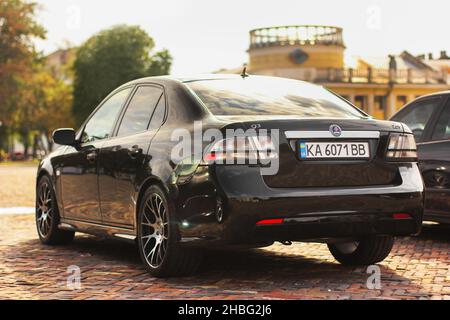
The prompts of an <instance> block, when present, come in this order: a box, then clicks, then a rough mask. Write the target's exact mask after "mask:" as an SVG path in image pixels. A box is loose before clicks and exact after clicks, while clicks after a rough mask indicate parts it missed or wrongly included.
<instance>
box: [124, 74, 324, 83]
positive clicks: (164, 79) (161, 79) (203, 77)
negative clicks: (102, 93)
mask: <svg viewBox="0 0 450 320" xmlns="http://www.w3.org/2000/svg"><path fill="white" fill-rule="evenodd" d="M244 79H280V80H281V79H283V80H291V81H298V82H304V83H307V84H310V85H315V84H313V83H308V82H305V81H301V80H296V79H288V78H280V77H271V76H258V75H249V76H248V77H245V78H243V77H242V76H241V75H238V74H219V73H217V74H199V75H191V76H189V75H186V76H175V75H173V76H156V77H146V78H141V79H136V80H133V81H131V82H128V83H126V84H125V85H130V84H138V83H145V82H155V83H161V84H162V83H170V82H172V83H189V82H195V81H208V80H244ZM316 86H318V85H316ZM319 86H320V85H319Z"/></svg>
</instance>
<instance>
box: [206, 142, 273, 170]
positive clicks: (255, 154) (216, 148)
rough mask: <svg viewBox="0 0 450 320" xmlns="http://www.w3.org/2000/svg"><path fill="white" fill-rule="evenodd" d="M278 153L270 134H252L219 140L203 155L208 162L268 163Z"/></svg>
mask: <svg viewBox="0 0 450 320" xmlns="http://www.w3.org/2000/svg"><path fill="white" fill-rule="evenodd" d="M277 158H278V153H277V151H276V148H275V145H274V144H273V142H272V140H271V138H270V136H250V137H245V136H243V137H240V136H236V137H233V138H227V139H223V140H219V141H217V142H215V143H213V144H212V145H210V146H209V147H208V148H206V152H205V153H204V155H203V160H204V162H206V163H207V164H212V163H216V164H255V165H256V164H268V163H269V162H270V161H271V160H273V159H277Z"/></svg>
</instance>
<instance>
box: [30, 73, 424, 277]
mask: <svg viewBox="0 0 450 320" xmlns="http://www.w3.org/2000/svg"><path fill="white" fill-rule="evenodd" d="M221 135H222V136H223V137H221ZM53 138H54V141H55V142H56V143H57V144H60V145H64V146H62V147H60V148H59V149H57V150H56V151H55V152H54V153H52V154H51V155H49V156H48V157H47V158H46V159H44V160H43V161H42V162H41V164H40V166H39V171H38V177H37V210H36V222H37V229H38V233H39V237H40V239H41V241H42V242H43V243H45V244H63V243H67V242H69V241H71V240H72V239H73V237H74V232H85V233H90V234H99V235H109V236H111V237H115V238H119V239H125V240H129V241H135V242H136V243H137V244H138V247H139V252H140V255H141V258H142V261H143V263H144V264H145V266H146V268H147V269H148V270H149V271H150V272H151V273H152V274H153V275H156V276H176V275H185V274H189V273H192V272H194V271H195V270H196V268H197V267H198V265H199V263H200V261H201V257H202V252H203V250H204V249H213V248H221V247H237V248H246V247H249V248H251V247H263V246H269V245H271V244H272V243H274V242H275V241H279V242H281V243H283V244H286V245H289V244H291V242H292V241H311V242H323V243H327V244H328V246H329V248H330V251H331V253H332V254H333V255H334V257H335V258H336V259H337V260H338V261H340V262H341V263H344V264H355V265H370V264H373V263H376V262H379V261H382V260H383V259H384V258H385V257H387V255H388V254H389V252H390V251H391V248H392V245H393V241H394V240H393V239H394V238H393V237H394V236H402V235H411V234H417V233H418V232H420V228H421V225H422V215H423V181H422V178H421V175H420V172H419V169H418V166H417V163H416V161H417V154H416V146H415V142H414V138H413V135H412V134H411V132H410V131H409V129H408V128H407V127H406V126H404V125H402V124H401V123H396V122H388V121H378V120H374V119H372V118H370V117H369V116H368V115H367V114H365V113H363V112H362V111H360V110H359V109H357V108H356V107H354V106H353V105H351V104H350V103H349V102H347V101H346V100H344V99H343V98H341V97H339V96H336V95H335V94H333V93H331V92H329V91H327V90H325V89H324V88H322V87H319V86H315V85H312V84H308V83H305V82H300V81H295V80H288V79H281V78H271V77H258V76H242V77H241V76H225V75H223V76H222V75H212V76H203V77H200V76H199V77H193V78H171V77H154V78H145V79H140V80H136V81H133V82H130V83H127V84H125V85H123V86H121V87H120V88H118V89H117V90H115V91H114V92H112V93H111V94H110V95H109V96H108V97H107V98H106V99H105V100H104V101H103V102H102V103H101V104H100V105H99V106H98V107H97V108H96V109H95V111H94V112H93V113H92V115H91V116H90V117H89V118H88V119H87V120H86V122H85V123H84V124H83V125H82V126H81V128H80V129H79V130H78V132H76V133H75V132H74V130H73V129H59V130H57V131H55V132H54V136H53ZM191 139H192V140H191ZM183 146H184V147H185V148H184V150H183ZM186 146H187V147H186Z"/></svg>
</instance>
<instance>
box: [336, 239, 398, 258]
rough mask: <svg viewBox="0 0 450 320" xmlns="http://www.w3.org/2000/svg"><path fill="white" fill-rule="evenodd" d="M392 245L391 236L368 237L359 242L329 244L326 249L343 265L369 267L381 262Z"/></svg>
mask: <svg viewBox="0 0 450 320" xmlns="http://www.w3.org/2000/svg"><path fill="white" fill-rule="evenodd" d="M393 245H394V237H392V236H370V237H366V238H363V239H361V240H359V241H352V242H344V243H330V244H328V249H329V250H330V252H331V254H332V255H333V257H334V258H335V259H336V260H337V261H339V262H340V263H342V264H344V265H371V264H375V263H377V262H381V261H383V260H384V259H385V258H386V257H387V256H388V255H389V253H390V252H391V250H392V246H393Z"/></svg>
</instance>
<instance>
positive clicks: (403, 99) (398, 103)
mask: <svg viewBox="0 0 450 320" xmlns="http://www.w3.org/2000/svg"><path fill="white" fill-rule="evenodd" d="M407 102H408V97H407V96H397V101H396V105H395V107H396V108H397V109H400V108H402V107H403V106H404V105H405V104H406V103H407Z"/></svg>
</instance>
